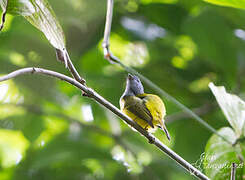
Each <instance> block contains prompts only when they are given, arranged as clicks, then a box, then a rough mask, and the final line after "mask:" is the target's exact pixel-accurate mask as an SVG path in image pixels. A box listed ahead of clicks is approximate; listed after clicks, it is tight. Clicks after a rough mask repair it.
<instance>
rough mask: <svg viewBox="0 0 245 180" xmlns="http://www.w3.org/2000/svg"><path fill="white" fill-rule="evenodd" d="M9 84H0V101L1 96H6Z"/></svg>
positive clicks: (1, 99)
mask: <svg viewBox="0 0 245 180" xmlns="http://www.w3.org/2000/svg"><path fill="white" fill-rule="evenodd" d="M8 89H9V86H8V84H6V83H2V84H0V101H3V98H4V97H5V96H6V94H7V92H8Z"/></svg>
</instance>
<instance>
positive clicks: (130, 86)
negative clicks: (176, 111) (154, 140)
mask: <svg viewBox="0 0 245 180" xmlns="http://www.w3.org/2000/svg"><path fill="white" fill-rule="evenodd" d="M120 108H121V111H122V112H123V113H125V114H126V115H128V116H129V117H130V118H131V119H132V120H134V121H135V122H136V123H137V124H139V125H140V126H141V127H142V128H144V129H145V130H147V131H148V132H155V130H156V127H158V128H160V129H162V130H163V131H164V132H165V134H166V136H167V138H168V140H170V135H169V133H168V130H167V128H166V126H165V124H164V116H165V115H166V109H165V106H164V103H163V101H162V100H161V98H160V97H158V96H157V95H154V94H146V93H144V87H143V85H142V83H141V81H140V79H139V78H138V77H137V76H134V75H131V74H128V77H127V84H126V88H125V91H124V93H123V95H122V96H121V98H120Z"/></svg>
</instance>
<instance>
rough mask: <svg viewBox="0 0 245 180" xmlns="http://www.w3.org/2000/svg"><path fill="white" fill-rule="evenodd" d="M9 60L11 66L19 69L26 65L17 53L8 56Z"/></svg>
mask: <svg viewBox="0 0 245 180" xmlns="http://www.w3.org/2000/svg"><path fill="white" fill-rule="evenodd" d="M9 60H10V62H11V63H12V64H14V65H16V66H20V67H24V66H25V65H26V64H27V62H26V60H25V57H24V56H23V55H22V54H20V53H18V52H11V53H10V54H9Z"/></svg>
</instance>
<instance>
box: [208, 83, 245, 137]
mask: <svg viewBox="0 0 245 180" xmlns="http://www.w3.org/2000/svg"><path fill="white" fill-rule="evenodd" d="M209 88H210V89H211V91H212V92H213V94H214V96H215V98H216V100H217V101H218V103H219V106H220V107H221V109H222V111H223V113H224V115H225V117H226V119H227V120H228V121H229V123H230V125H231V126H232V128H233V129H234V130H235V133H236V136H237V137H240V136H241V135H242V134H244V132H243V131H244V122H245V102H244V101H242V100H241V99H240V98H239V97H238V96H236V95H233V94H229V93H227V92H226V90H225V88H224V86H215V85H214V84H213V83H209Z"/></svg>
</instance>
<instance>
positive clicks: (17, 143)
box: [0, 129, 29, 168]
mask: <svg viewBox="0 0 245 180" xmlns="http://www.w3.org/2000/svg"><path fill="white" fill-rule="evenodd" d="M28 147H29V141H28V140H27V139H26V138H25V137H24V136H23V134H22V133H21V132H20V131H12V130H4V129H1V130H0V155H1V165H2V167H4V168H8V167H12V166H14V165H16V164H19V162H20V161H21V159H22V158H23V157H24V156H25V152H26V150H27V148H28Z"/></svg>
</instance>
